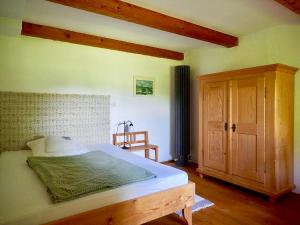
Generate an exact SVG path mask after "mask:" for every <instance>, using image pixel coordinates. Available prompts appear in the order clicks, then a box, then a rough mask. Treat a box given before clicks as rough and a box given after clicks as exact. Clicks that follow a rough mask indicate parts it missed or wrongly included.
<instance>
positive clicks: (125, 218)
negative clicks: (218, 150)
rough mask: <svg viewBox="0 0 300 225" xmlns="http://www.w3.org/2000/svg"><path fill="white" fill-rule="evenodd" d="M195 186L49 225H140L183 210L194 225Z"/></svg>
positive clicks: (96, 210)
mask: <svg viewBox="0 0 300 225" xmlns="http://www.w3.org/2000/svg"><path fill="white" fill-rule="evenodd" d="M194 195H195V184H194V183H192V182H189V183H188V184H186V185H182V186H179V187H176V188H172V189H169V190H166V191H162V192H158V193H154V194H151V195H147V196H143V197H140V198H136V199H132V200H128V201H125V202H120V203H117V204H113V205H109V206H105V207H102V208H98V209H94V210H91V211H88V212H84V213H80V214H77V215H74V216H70V217H66V218H63V219H60V220H57V221H53V222H50V223H47V224H46V225H129V224H130V225H140V224H143V223H146V222H149V221H151V220H154V219H157V218H160V217H163V216H166V215H168V214H171V213H174V212H176V211H178V210H183V217H184V220H185V222H186V224H187V225H192V206H193V204H194Z"/></svg>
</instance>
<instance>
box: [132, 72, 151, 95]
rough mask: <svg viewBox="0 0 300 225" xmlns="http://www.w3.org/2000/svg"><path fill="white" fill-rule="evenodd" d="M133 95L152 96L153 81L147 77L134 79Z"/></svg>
mask: <svg viewBox="0 0 300 225" xmlns="http://www.w3.org/2000/svg"><path fill="white" fill-rule="evenodd" d="M133 90H134V95H136V96H154V95H155V79H154V78H149V77H138V76H135V77H134V82H133Z"/></svg>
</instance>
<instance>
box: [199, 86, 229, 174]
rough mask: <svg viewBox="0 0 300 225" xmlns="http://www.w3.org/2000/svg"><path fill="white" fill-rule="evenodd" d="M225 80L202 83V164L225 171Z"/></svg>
mask: <svg viewBox="0 0 300 225" xmlns="http://www.w3.org/2000/svg"><path fill="white" fill-rule="evenodd" d="M226 122H227V82H209V83H206V84H205V85H204V99H203V126H204V127H203V128H204V129H203V131H204V133H203V147H204V151H203V157H204V166H205V167H209V168H211V169H215V170H219V171H222V172H226V171H227V131H226Z"/></svg>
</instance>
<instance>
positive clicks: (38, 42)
mask: <svg viewBox="0 0 300 225" xmlns="http://www.w3.org/2000/svg"><path fill="white" fill-rule="evenodd" d="M178 64H180V62H179V61H173V60H167V59H160V58H155V57H148V56H142V55H137V54H130V53H124V52H118V51H112V50H106V49H100V48H94V47H87V46H81V45H75V44H69V43H63V42H56V41H50V40H45V39H39V38H31V37H24V36H18V37H8V36H0V91H23V92H56V93H83V94H107V95H111V99H112V100H111V133H112V132H115V128H116V127H115V124H116V123H117V122H119V121H122V120H128V119H130V120H132V121H133V122H134V125H135V129H136V130H148V131H149V134H150V136H149V138H150V141H151V142H152V143H153V144H157V145H158V146H159V147H160V153H159V160H161V161H165V160H170V159H171V152H170V77H171V75H170V74H171V73H170V71H171V67H172V66H174V65H178ZM134 76H139V77H151V78H154V79H155V81H156V93H155V96H153V97H149V96H146V97H140V96H134V95H133V80H134Z"/></svg>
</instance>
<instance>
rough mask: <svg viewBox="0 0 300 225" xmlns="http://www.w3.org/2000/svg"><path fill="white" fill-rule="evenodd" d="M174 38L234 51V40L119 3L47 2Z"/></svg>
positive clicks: (90, 0)
mask: <svg viewBox="0 0 300 225" xmlns="http://www.w3.org/2000/svg"><path fill="white" fill-rule="evenodd" d="M48 1H50V2H54V3H59V4H62V5H66V6H70V7H73V8H77V9H81V10H85V11H89V12H93V13H97V14H101V15H105V16H109V17H113V18H116V19H121V20H125V21H128V22H132V23H136V24H141V25H144V26H148V27H152V28H155V29H159V30H163V31H167V32H171V33H175V34H178V35H182V36H186V37H190V38H194V39H198V40H201V41H206V42H210V43H214V44H217V45H222V46H225V47H234V46H237V45H238V38H237V37H234V36H232V35H228V34H225V33H222V32H219V31H215V30H212V29H209V28H206V27H203V26H199V25H196V24H193V23H190V22H187V21H184V20H181V19H177V18H174V17H170V16H167V15H165V14H162V13H158V12H155V11H152V10H149V9H146V8H142V7H139V6H137V5H133V4H130V3H127V2H123V1H120V0H48Z"/></svg>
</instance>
